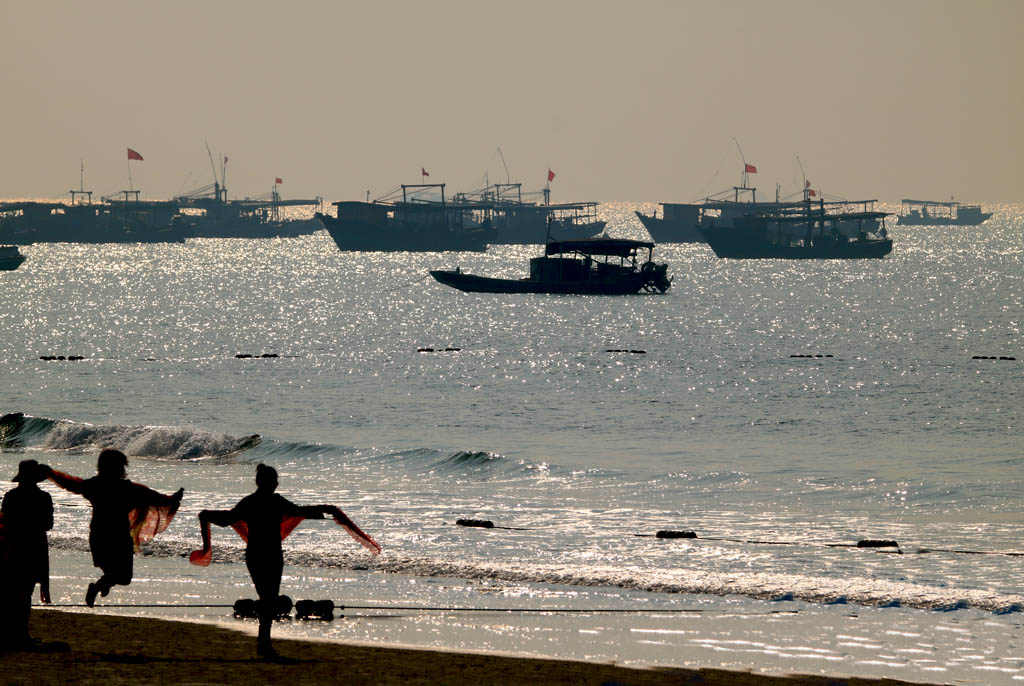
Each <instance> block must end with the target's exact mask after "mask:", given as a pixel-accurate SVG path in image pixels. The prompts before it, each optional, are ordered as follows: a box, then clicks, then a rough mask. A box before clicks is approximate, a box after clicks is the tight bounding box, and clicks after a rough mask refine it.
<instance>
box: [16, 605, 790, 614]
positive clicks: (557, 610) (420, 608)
mask: <svg viewBox="0 0 1024 686" xmlns="http://www.w3.org/2000/svg"><path fill="white" fill-rule="evenodd" d="M32 607H38V608H62V607H89V606H88V605H86V604H85V603H51V604H48V605H40V604H33V605H32ZM107 608H121V609H123V608H138V609H149V608H168V609H175V608H203V609H206V608H215V609H233V608H234V605H233V604H224V603H209V604H207V603H111V604H103V605H95V606H93V609H107ZM334 609H335V610H387V611H389V612H394V611H405V612H497V613H513V612H520V613H548V614H650V615H660V614H705V613H711V612H715V613H725V614H741V615H754V614H757V615H790V614H798V613H799V610H772V611H771V612H744V611H742V610H706V609H700V608H698V609H691V608H665V609H661V610H659V609H654V608H592V609H586V608H566V607H554V608H543V607H441V606H432V605H431V606H426V605H344V604H341V603H336V604H335V606H334Z"/></svg>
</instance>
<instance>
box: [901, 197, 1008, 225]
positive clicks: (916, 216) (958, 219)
mask: <svg viewBox="0 0 1024 686" xmlns="http://www.w3.org/2000/svg"><path fill="white" fill-rule="evenodd" d="M991 216H992V213H991V212H982V211H981V205H962V204H960V203H958V202H955V201H952V200H951V201H949V202H936V201H934V200H907V199H904V200H903V201H902V204H901V205H900V212H899V214H897V215H896V221H897V222H898V223H899V224H902V225H904V226H977V225H978V224H981V223H982V222H984V221H985V220H986V219H988V218H989V217H991Z"/></svg>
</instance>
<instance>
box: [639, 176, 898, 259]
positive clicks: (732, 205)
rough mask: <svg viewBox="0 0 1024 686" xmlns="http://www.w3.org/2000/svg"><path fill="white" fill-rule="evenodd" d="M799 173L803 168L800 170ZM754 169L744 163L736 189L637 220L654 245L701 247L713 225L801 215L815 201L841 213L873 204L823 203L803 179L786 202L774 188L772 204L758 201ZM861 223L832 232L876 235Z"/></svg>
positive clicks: (839, 223) (839, 225) (842, 225)
mask: <svg viewBox="0 0 1024 686" xmlns="http://www.w3.org/2000/svg"><path fill="white" fill-rule="evenodd" d="M801 169H802V166H801ZM756 172H757V167H755V166H754V165H752V164H748V163H747V162H746V161H745V160H744V162H743V174H742V177H741V180H740V184H739V185H738V186H733V187H732V188H729V189H726V190H724V191H721V192H719V193H715V194H713V195H710V196H708V197H706V198H704V199H703V200H701V201H699V202H694V203H660V206H661V208H662V216H661V217H658V212H657V210H655V211H654V213H653V214H650V215H647V214H644V213H643V212H640V211H637V212H636V216H637V218H638V219H639V220H640V223H641V224H643V225H644V228H645V229H647V233H649V234H650V235H651V238H653V239H654V241H655V242H657V243H702V242H704V234H703V232H702V231H701V229H702V228H710V227H711V226H712V225H714V226H715V227H717V228H719V229H721V228H725V227H730V226H733V225H734V224H735V223H736V222H737V221H745V219H744V218H745V217H748V216H750V215H757V214H764V213H791V212H797V213H799V212H800V211H801V208H803V207H804V206H805V205H806V204H807V203H809V202H811V199H812V198H818V202H819V203H821V202H824V204H825V206H827V207H829V208H830V211H833V212H838V213H841V212H842V211H844V210H845V209H846V208H847V207H848V206H849V205H851V204H858V205H861V206H863V207H864V208H865V211H866V208H867V206H869V205H873V204H874V203H875V202H877V201H876V200H858V201H848V200H840V199H830V200H827V201H823V200H822V199H821V198H820V197H819V196H818V193H817V191H816V190H814V189H812V188H811V184H810V183H808V181H807V180H806V179H804V184H803V189H802V191H801V192H800V193H796V194H793V195H791V196H789V197H787V198H783V197H780V196H781V193H780V189H779V188H778V186H776V189H775V200H758V199H757V188H756V187H755V186H751V185H750V180H749V179H750V174H753V173H756ZM865 221H866V220H863V219H858V220H857V221H850V222H846V221H842V220H840V221H836V222H835V225H834V227H833V228H835V229H836V230H838V231H839V232H840V233H841V234H842V235H845V236H847V237H855V236H856V235H857V234H858V233H860V232H861V231H863V230H867V231H876V230H878V229H879V228H880V227H878V226H877V225H875V226H871V225H870V222H868V224H867V225H865Z"/></svg>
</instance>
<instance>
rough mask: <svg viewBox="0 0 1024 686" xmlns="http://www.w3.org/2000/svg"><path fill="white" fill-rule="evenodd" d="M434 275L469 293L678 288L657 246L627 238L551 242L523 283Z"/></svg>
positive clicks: (594, 292) (458, 271) (578, 292)
mask: <svg viewBox="0 0 1024 686" xmlns="http://www.w3.org/2000/svg"><path fill="white" fill-rule="evenodd" d="M643 251H646V252H647V255H646V260H642V257H641V256H642V254H643ZM430 275H431V276H433V277H434V278H435V279H436V280H437V281H438V282H440V283H442V284H444V285H446V286H451V287H452V288H456V289H458V290H460V291H466V292H467V293H559V294H566V295H630V294H633V293H639V292H640V291H645V292H648V293H664V292H665V291H667V290H668V289H669V287H670V286H671V285H672V280H671V279H670V278H669V277H668V265H666V264H656V263H655V262H654V243H650V242H647V241H635V240H629V239H624V238H589V239H576V240H552V241H549V242H548V243H547V244H546V245H545V248H544V254H543V255H541V256H540V257H534V258H532V259H531V260H530V275H529V276H528V277H525V278H522V279H501V278H494V277H488V276H477V275H475V274H466V273H464V272H463V271H462V270H461V269H459V268H456V269H454V270H434V271H431V272H430Z"/></svg>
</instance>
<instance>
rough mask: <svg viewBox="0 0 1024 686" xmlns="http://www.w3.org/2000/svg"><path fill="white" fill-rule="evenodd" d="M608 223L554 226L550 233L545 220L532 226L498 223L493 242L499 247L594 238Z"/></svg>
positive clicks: (533, 223) (597, 222)
mask: <svg viewBox="0 0 1024 686" xmlns="http://www.w3.org/2000/svg"><path fill="white" fill-rule="evenodd" d="M606 225H607V224H606V222H603V221H596V222H589V223H587V224H564V223H560V224H558V225H557V226H555V225H552V227H551V229H550V231H549V230H548V227H547V226H545V225H544V222H543V220H541V221H537V222H532V223H531V225H526V222H523V224H522V225H511V224H510V225H502V224H500V223H497V226H496V229H497V232H498V233H497V237H496V238H495V239H494V240H493V241H491V243H492V244H498V245H543V244H544V243H546V242H547V241H548V240H550V239H558V240H567V239H577V238H593V237H594V236H596V235H598V234H599V233H601V232H602V231H604V227H605V226H606Z"/></svg>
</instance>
